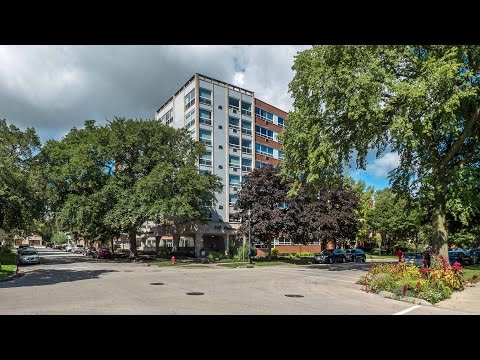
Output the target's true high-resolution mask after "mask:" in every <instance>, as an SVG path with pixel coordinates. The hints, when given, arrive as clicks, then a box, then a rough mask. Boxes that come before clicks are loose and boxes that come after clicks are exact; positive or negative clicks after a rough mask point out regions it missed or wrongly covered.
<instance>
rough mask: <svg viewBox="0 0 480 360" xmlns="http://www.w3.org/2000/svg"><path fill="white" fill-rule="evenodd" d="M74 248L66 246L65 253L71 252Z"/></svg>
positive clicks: (69, 245) (71, 245) (70, 245)
mask: <svg viewBox="0 0 480 360" xmlns="http://www.w3.org/2000/svg"><path fill="white" fill-rule="evenodd" d="M74 246H75V245H73V244H67V246H65V251H66V252H69V251H72V249H73V247H74Z"/></svg>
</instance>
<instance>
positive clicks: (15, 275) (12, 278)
mask: <svg viewBox="0 0 480 360" xmlns="http://www.w3.org/2000/svg"><path fill="white" fill-rule="evenodd" d="M21 276H23V273H21V272H18V274H13V275H9V276H7V277H4V278H2V279H0V282H3V281H12V280H15V279H16V278H17V277H21Z"/></svg>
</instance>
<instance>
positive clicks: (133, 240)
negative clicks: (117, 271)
mask: <svg viewBox="0 0 480 360" xmlns="http://www.w3.org/2000/svg"><path fill="white" fill-rule="evenodd" d="M128 239H129V240H130V257H136V256H138V253H137V230H135V229H134V230H130V231H129V233H128Z"/></svg>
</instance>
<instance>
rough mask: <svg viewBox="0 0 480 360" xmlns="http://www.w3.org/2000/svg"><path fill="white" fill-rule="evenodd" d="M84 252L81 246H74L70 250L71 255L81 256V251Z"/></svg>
mask: <svg viewBox="0 0 480 360" xmlns="http://www.w3.org/2000/svg"><path fill="white" fill-rule="evenodd" d="M84 250H85V248H84V247H83V245H75V246H74V247H73V248H72V253H73V254H77V253H79V254H83V251H84Z"/></svg>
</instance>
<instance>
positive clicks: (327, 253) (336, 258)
mask: <svg viewBox="0 0 480 360" xmlns="http://www.w3.org/2000/svg"><path fill="white" fill-rule="evenodd" d="M334 262H347V257H346V256H345V252H344V251H343V250H342V249H330V250H327V249H325V250H323V251H322V252H321V253H318V254H315V256H314V257H313V263H314V264H320V263H324V264H327V263H328V264H333V263H334Z"/></svg>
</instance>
